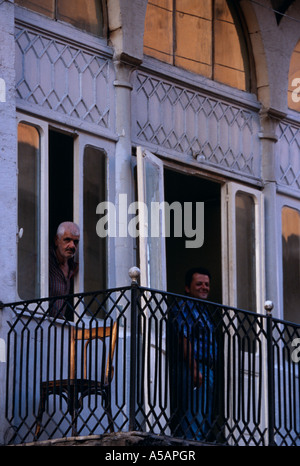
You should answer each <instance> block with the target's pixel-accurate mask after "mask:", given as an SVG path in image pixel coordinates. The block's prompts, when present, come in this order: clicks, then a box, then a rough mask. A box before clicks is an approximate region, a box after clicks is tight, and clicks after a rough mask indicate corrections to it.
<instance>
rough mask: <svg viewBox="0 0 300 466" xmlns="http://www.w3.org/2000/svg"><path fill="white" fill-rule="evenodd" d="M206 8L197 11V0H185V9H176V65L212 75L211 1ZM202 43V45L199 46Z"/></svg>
mask: <svg viewBox="0 0 300 466" xmlns="http://www.w3.org/2000/svg"><path fill="white" fill-rule="evenodd" d="M206 4H207V5H206V8H200V5H199V4H198V3H197V5H198V8H197V11H195V2H193V1H192V2H191V1H189V2H184V5H182V7H183V6H185V10H184V11H182V10H180V8H179V7H180V6H181V5H177V4H176V5H177V11H176V57H175V65H177V66H181V67H182V68H185V69H188V70H190V71H193V72H195V73H199V74H202V75H203V76H207V77H209V78H211V77H212V19H211V17H209V14H208V13H209V12H211V8H210V7H209V6H210V5H211V1H207V2H206ZM199 44H201V46H199Z"/></svg>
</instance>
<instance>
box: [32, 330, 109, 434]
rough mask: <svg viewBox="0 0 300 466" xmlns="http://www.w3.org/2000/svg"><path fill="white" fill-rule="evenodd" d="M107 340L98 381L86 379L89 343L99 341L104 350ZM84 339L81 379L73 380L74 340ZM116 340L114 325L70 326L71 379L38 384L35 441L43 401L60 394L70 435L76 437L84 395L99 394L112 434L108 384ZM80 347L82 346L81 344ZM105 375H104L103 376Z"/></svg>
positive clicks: (74, 368)
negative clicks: (68, 419)
mask: <svg viewBox="0 0 300 466" xmlns="http://www.w3.org/2000/svg"><path fill="white" fill-rule="evenodd" d="M106 338H108V341H109V344H107V345H106V354H107V361H106V365H105V364H103V362H102V361H101V360H100V363H101V366H102V367H101V377H100V381H97V380H96V381H95V380H90V378H88V377H87V348H88V345H89V344H90V343H91V341H92V340H95V339H100V340H101V341H102V342H103V351H104V345H105V339H106ZM79 340H84V342H83V343H84V348H83V358H84V366H83V369H84V372H83V373H84V376H83V378H76V353H77V352H78V350H77V345H76V343H77V341H79ZM116 340H117V323H116V322H115V323H114V324H113V326H112V327H110V326H107V327H95V328H89V329H81V328H77V327H71V338H70V353H69V355H70V361H69V362H70V377H69V378H67V379H62V380H61V379H59V380H50V381H49V380H47V381H43V382H41V388H40V391H41V393H40V404H39V409H38V415H37V424H36V430H35V437H34V438H35V440H37V439H38V437H39V435H40V429H41V422H42V417H43V413H44V411H45V402H46V399H47V398H48V397H49V396H50V395H59V396H61V397H63V398H64V399H65V401H66V402H67V407H68V412H69V413H70V415H71V417H72V435H77V417H78V413H79V411H80V410H81V409H82V402H83V398H84V397H85V396H89V395H92V394H95V395H100V396H102V399H103V407H104V412H105V414H106V415H107V418H108V421H109V429H110V432H113V431H114V429H113V418H112V411H111V382H112V379H113V375H114V368H113V366H112V361H113V357H114V351H115V345H116ZM82 346H83V345H82ZM103 372H104V373H103Z"/></svg>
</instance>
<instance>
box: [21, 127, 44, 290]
mask: <svg viewBox="0 0 300 466" xmlns="http://www.w3.org/2000/svg"><path fill="white" fill-rule="evenodd" d="M18 171H19V175H18V226H19V229H21V228H22V229H23V236H22V237H21V238H19V242H18V293H19V296H20V298H22V299H32V298H36V297H39V289H40V286H39V285H40V283H39V278H40V269H39V230H40V228H39V133H38V131H37V129H36V128H34V127H33V126H30V125H27V124H23V123H20V124H19V127H18ZM20 236H21V235H20Z"/></svg>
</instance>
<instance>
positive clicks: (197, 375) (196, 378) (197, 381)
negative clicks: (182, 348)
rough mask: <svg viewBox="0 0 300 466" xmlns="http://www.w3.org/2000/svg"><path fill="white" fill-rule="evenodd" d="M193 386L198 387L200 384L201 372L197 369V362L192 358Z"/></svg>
mask: <svg viewBox="0 0 300 466" xmlns="http://www.w3.org/2000/svg"><path fill="white" fill-rule="evenodd" d="M193 380H194V386H195V387H197V388H200V387H201V385H202V374H201V372H199V371H198V368H197V363H196V361H195V360H194V379H193Z"/></svg>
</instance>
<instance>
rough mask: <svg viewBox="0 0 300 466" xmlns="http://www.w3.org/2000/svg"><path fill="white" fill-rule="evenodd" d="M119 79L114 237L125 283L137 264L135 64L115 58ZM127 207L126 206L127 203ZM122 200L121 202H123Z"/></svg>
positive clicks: (118, 269)
mask: <svg viewBox="0 0 300 466" xmlns="http://www.w3.org/2000/svg"><path fill="white" fill-rule="evenodd" d="M114 63H115V70H116V79H115V81H114V86H115V98H116V132H117V136H118V138H119V139H118V142H117V144H116V152H115V206H116V212H117V225H116V227H117V237H116V238H115V278H116V286H123V285H126V284H127V283H126V280H127V279H128V269H129V268H130V267H132V266H133V265H135V262H136V259H135V253H134V251H135V248H134V245H135V244H134V241H135V239H134V238H132V237H130V236H129V234H128V219H127V209H128V205H129V204H130V203H131V202H133V201H134V179H133V169H132V154H131V152H132V147H131V91H132V86H131V83H130V74H131V71H132V67H131V66H130V65H128V64H126V63H123V62H122V61H121V60H115V62H114ZM125 201H126V206H125V205H123V204H125ZM120 202H121V205H120Z"/></svg>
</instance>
